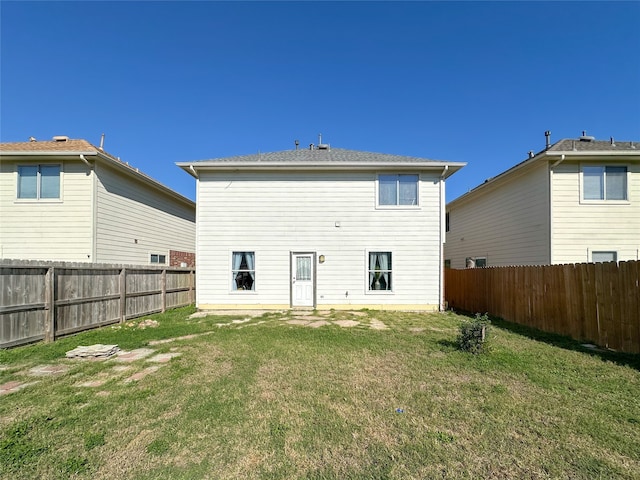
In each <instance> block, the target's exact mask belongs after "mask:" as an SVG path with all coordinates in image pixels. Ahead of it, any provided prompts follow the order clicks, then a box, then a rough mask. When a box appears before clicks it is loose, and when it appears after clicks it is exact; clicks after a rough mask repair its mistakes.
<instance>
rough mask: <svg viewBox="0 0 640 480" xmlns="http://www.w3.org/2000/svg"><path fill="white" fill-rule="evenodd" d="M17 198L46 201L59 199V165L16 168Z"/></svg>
mask: <svg viewBox="0 0 640 480" xmlns="http://www.w3.org/2000/svg"><path fill="white" fill-rule="evenodd" d="M17 196H18V198H20V199H32V200H41V199H43V200H46V199H59V198H60V165H23V166H19V167H18V195H17Z"/></svg>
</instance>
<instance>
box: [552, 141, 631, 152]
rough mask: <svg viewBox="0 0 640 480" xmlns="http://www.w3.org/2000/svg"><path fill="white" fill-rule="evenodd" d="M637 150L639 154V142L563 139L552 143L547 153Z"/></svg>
mask: <svg viewBox="0 0 640 480" xmlns="http://www.w3.org/2000/svg"><path fill="white" fill-rule="evenodd" d="M634 150H637V151H639V152H640V144H639V142H629V141H626V142H619V141H615V140H614V141H613V142H612V141H610V140H609V141H607V140H586V141H585V140H580V139H577V140H574V139H570V138H565V139H563V140H560V141H559V142H556V143H554V144H553V145H551V147H549V149H548V150H547V151H556V152H624V151H631V152H633V151H634Z"/></svg>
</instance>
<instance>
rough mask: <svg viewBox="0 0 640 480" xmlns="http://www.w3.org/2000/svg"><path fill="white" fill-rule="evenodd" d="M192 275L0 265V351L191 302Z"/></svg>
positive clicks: (154, 269) (189, 271)
mask: <svg viewBox="0 0 640 480" xmlns="http://www.w3.org/2000/svg"><path fill="white" fill-rule="evenodd" d="M194 273H195V272H194V270H192V269H186V268H162V267H142V266H135V265H131V266H123V265H106V264H105V265H102V264H84V263H66V262H35V261H19V260H12V261H5V260H3V261H0V348H6V347H12V346H16V345H22V344H25V343H30V342H33V341H37V340H43V339H44V340H45V341H52V340H54V339H55V338H56V337H58V336H61V335H68V334H71V333H76V332H79V331H82V330H87V329H90V328H95V327H99V326H102V325H108V324H111V323H117V322H124V321H126V320H128V319H130V318H135V317H140V316H143V315H148V314H151V313H157V312H164V311H165V310H166V309H168V308H174V307H180V306H183V305H189V304H191V303H194V301H195V278H194Z"/></svg>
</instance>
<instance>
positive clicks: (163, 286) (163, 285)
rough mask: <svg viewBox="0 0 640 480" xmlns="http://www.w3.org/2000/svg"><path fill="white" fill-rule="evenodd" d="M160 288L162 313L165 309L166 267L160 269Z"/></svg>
mask: <svg viewBox="0 0 640 480" xmlns="http://www.w3.org/2000/svg"><path fill="white" fill-rule="evenodd" d="M160 283H161V288H162V313H164V312H165V311H166V310H167V269H166V268H163V269H162V277H161V280H160Z"/></svg>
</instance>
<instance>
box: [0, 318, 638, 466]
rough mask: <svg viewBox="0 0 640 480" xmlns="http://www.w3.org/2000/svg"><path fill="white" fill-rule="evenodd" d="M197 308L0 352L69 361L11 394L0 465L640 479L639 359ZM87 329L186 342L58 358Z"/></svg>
mask: <svg viewBox="0 0 640 480" xmlns="http://www.w3.org/2000/svg"><path fill="white" fill-rule="evenodd" d="M192 311H193V310H192V309H180V310H176V311H172V312H168V313H166V314H164V315H154V316H152V317H151V318H153V319H156V320H158V321H159V323H160V325H159V327H158V328H148V329H145V330H138V329H136V328H132V327H128V328H120V329H114V328H110V327H107V328H103V329H100V330H95V331H91V332H85V333H82V334H79V335H76V336H73V337H68V338H65V339H61V340H59V341H58V342H55V343H53V344H49V345H46V344H37V345H31V346H27V347H22V348H16V349H13V350H6V351H0V364H1V365H2V367H3V368H4V370H2V371H0V382H6V381H12V380H18V381H23V380H24V381H34V378H33V377H29V376H28V375H27V373H26V372H28V370H29V369H30V368H32V367H34V366H37V365H41V364H43V363H56V364H65V365H67V366H69V367H70V369H69V371H68V372H67V373H66V374H64V375H60V376H56V377H39V378H37V380H38V383H36V384H34V385H31V386H29V387H26V388H25V389H23V390H21V391H19V392H17V393H12V394H9V395H5V396H3V397H1V401H0V477H2V478H16V479H21V478H24V479H27V478H44V479H56V478H61V479H62V478H65V479H66V478H92V479H93V478H95V479H111V478H121V479H129V478H130V479H156V478H172V479H173V478H176V479H181V478H184V479H190V478H220V479H232V478H233V479H235V478H248V479H251V478H260V479H262V478H264V479H290V478H309V479H333V478H335V479H338V478H340V479H365V478H366V479H370V478H380V479H382V478H390V479H394V478H397V479H401V478H402V479H404V478H436V477H437V478H456V479H457V478H469V479H471V478H531V479H536V478H540V479H542V478H545V479H546V478H575V479H579V478H584V479H592V478H623V479H624V478H628V479H632V478H638V472H640V358H639V357H638V356H629V355H626V356H624V355H618V354H614V353H610V352H594V351H587V350H584V349H582V347H580V346H579V344H577V343H575V342H571V341H570V340H567V339H566V338H563V337H557V336H550V335H547V334H541V333H540V332H536V331H533V330H527V329H523V328H522V327H514V326H511V325H509V324H506V323H504V322H499V321H493V320H492V349H491V351H490V352H488V353H487V354H485V355H470V354H467V353H465V352H461V351H460V350H459V349H458V348H457V344H456V336H457V333H458V329H459V326H460V325H461V323H462V322H463V321H464V320H466V317H461V316H458V315H455V314H453V313H444V314H418V313H397V312H376V311H362V312H354V313H349V312H328V313H326V314H322V313H320V312H310V313H309V316H324V318H326V319H327V320H328V321H340V320H353V321H358V322H359V324H358V325H357V326H355V327H352V328H341V327H339V326H336V325H335V324H332V325H328V326H324V327H320V328H309V327H305V326H301V325H293V324H290V323H287V322H288V321H290V320H292V319H294V315H293V314H291V313H287V314H279V313H269V314H265V315H263V316H261V317H257V318H253V319H246V318H244V317H214V316H209V317H205V318H199V319H198V318H196V319H188V315H189V314H190V313H191V312H192ZM380 324H384V325H385V326H387V327H388V329H386V330H377V329H373V328H371V326H372V325H378V326H379V325H380ZM191 334H204V335H198V336H195V337H191V338H188V339H182V340H175V341H172V342H168V343H162V344H155V345H152V341H153V340H162V339H169V338H176V337H181V336H185V335H191ZM92 343H105V344H111V343H114V344H118V345H119V346H120V347H121V348H123V349H128V350H129V349H133V348H140V347H148V348H153V349H154V350H156V351H157V352H158V353H167V352H170V351H176V352H180V353H181V354H182V355H181V356H179V357H176V358H174V359H172V360H171V362H170V363H168V364H166V365H164V366H162V368H160V369H159V370H158V371H157V372H155V373H152V374H150V375H149V376H147V377H145V378H143V379H142V380H140V381H138V382H129V383H126V382H125V381H124V380H125V378H127V377H128V376H130V375H131V374H133V373H135V372H139V371H141V370H143V369H144V368H146V367H148V366H149V363H147V362H146V361H145V360H139V361H136V362H134V363H132V364H130V365H128V366H129V367H130V368H129V369H127V370H118V369H116V368H115V367H116V366H122V365H121V364H117V363H116V362H114V361H113V360H109V361H103V362H89V361H69V360H65V359H64V358H63V357H64V353H65V352H66V351H68V350H71V349H72V348H75V347H76V346H78V345H90V344H92ZM95 379H101V380H103V381H104V383H103V384H102V385H100V386H97V387H90V388H89V387H80V386H79V385H81V384H82V383H84V382H87V381H89V380H95Z"/></svg>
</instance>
